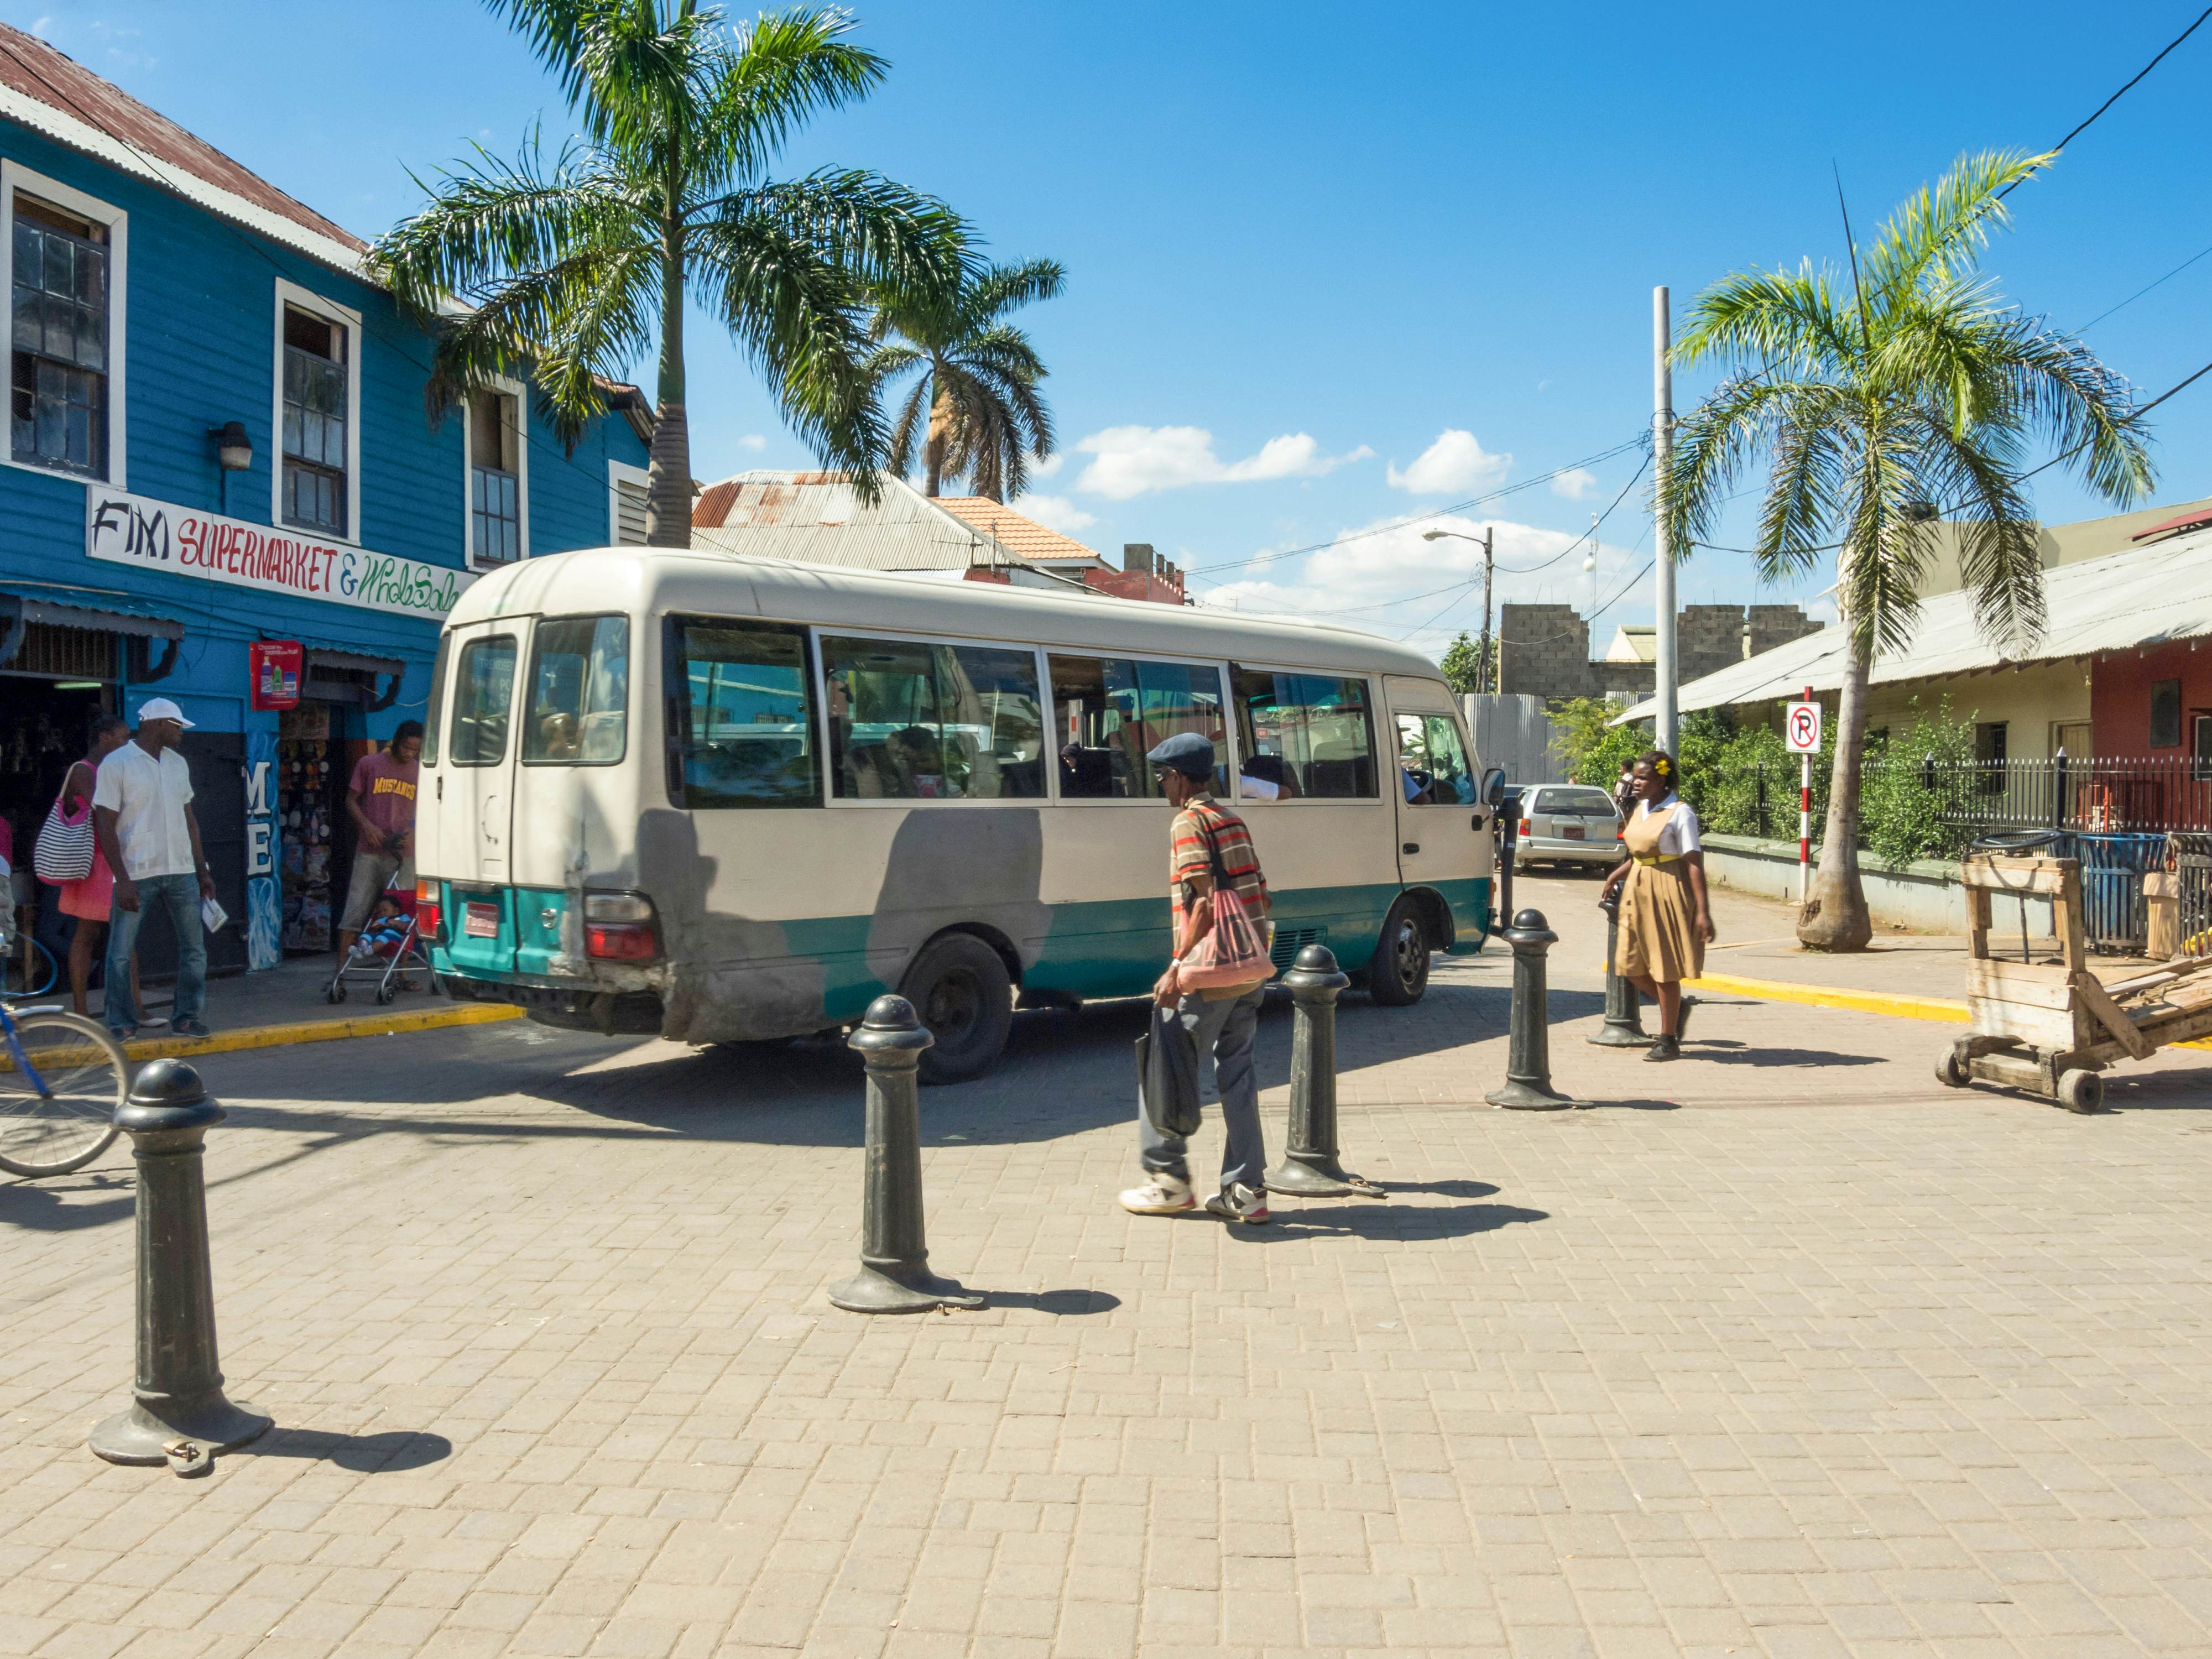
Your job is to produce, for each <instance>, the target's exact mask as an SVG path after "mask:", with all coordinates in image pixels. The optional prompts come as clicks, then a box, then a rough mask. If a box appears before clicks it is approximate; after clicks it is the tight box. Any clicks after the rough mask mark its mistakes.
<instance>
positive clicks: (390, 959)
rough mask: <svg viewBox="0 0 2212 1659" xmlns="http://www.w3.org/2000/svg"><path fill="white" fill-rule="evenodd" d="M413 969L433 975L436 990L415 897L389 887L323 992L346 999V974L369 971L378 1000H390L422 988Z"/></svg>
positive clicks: (434, 982) (432, 982)
mask: <svg viewBox="0 0 2212 1659" xmlns="http://www.w3.org/2000/svg"><path fill="white" fill-rule="evenodd" d="M410 969H422V971H423V972H425V973H426V974H430V988H431V989H432V990H433V991H435V990H436V989H437V976H436V975H435V973H431V972H430V962H429V958H428V954H427V953H426V952H425V951H423V949H422V936H421V935H420V934H419V933H416V930H415V896H414V895H413V894H412V893H406V892H402V891H400V890H398V888H387V889H386V890H385V891H384V892H383V893H382V894H380V895H379V896H378V898H377V901H376V908H374V910H372V911H371V912H370V913H369V916H368V921H366V922H364V923H363V924H362V930H361V936H360V937H359V938H358V939H355V940H354V942H353V950H352V951H351V952H350V953H349V955H348V956H346V957H344V958H343V959H342V960H341V961H340V962H339V963H338V968H337V973H335V974H333V975H331V983H330V987H329V988H328V989H327V990H326V991H325V993H324V997H325V1000H328V1001H331V1002H343V1001H344V1000H346V978H347V976H348V975H353V974H367V975H374V977H375V980H376V1000H377V1001H379V1002H380V1003H386V1002H390V1001H391V1000H392V998H393V997H395V996H396V995H398V994H399V993H400V992H402V991H413V990H418V989H420V988H421V987H419V986H418V985H417V984H416V981H415V980H414V979H413V978H412V977H411V976H410V972H409V970H410Z"/></svg>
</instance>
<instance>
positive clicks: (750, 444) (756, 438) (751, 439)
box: [738, 432, 768, 449]
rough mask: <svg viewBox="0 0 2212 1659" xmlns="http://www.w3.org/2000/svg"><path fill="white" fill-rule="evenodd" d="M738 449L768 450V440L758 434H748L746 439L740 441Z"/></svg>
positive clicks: (745, 436)
mask: <svg viewBox="0 0 2212 1659" xmlns="http://www.w3.org/2000/svg"><path fill="white" fill-rule="evenodd" d="M767 447H768V440H767V439H766V438H763V436H761V435H760V434H759V433H757V432H748V433H747V434H745V435H744V437H742V438H740V439H738V448H740V449H766V448H767Z"/></svg>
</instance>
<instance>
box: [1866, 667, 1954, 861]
mask: <svg viewBox="0 0 2212 1659" xmlns="http://www.w3.org/2000/svg"><path fill="white" fill-rule="evenodd" d="M1919 703H1920V700H1919V699H1918V698H1917V697H1916V698H1914V699H1913V716H1912V723H1911V725H1909V726H1906V727H1905V729H1904V730H1903V731H1893V732H1890V734H1889V736H1888V738H1887V740H1886V741H1884V742H1882V743H1881V744H1875V743H1873V742H1869V744H1867V764H1866V768H1865V769H1864V770H1863V772H1862V773H1861V775H1860V777H1861V782H1860V786H1859V844H1860V845H1861V846H1863V847H1864V848H1866V849H1867V851H1869V853H1871V854H1874V855H1875V858H1876V859H1878V860H1881V862H1882V863H1884V864H1886V865H1888V866H1890V867H1891V868H1893V869H1895V868H1897V867H1899V866H1902V865H1907V864H1910V863H1911V862H1912V861H1913V860H1916V859H1955V858H1957V857H1959V856H1960V854H1963V853H1964V852H1965V851H1966V843H1967V842H1970V841H1972V839H1973V834H1974V832H1973V829H1972V827H1971V826H1969V825H1965V824H1948V823H1944V822H1943V807H1944V804H1945V802H1946V800H1947V799H1948V798H1949V796H1950V794H1951V793H1952V792H1953V791H1954V789H1956V788H1957V787H1958V785H1959V781H1960V777H1961V776H1962V775H1971V774H1964V773H1962V769H1964V768H1966V767H1970V766H1971V765H1972V763H1973V759H1974V722H1973V720H1972V718H1971V717H1969V718H1968V719H1966V720H1954V718H1952V714H1951V704H1950V701H1949V699H1948V698H1946V699H1945V700H1944V701H1943V702H1941V703H1939V704H1938V705H1937V706H1936V712H1935V713H1933V714H1929V713H1926V712H1924V711H1923V710H1922V709H1921V708H1920V706H1919ZM1931 761H1932V762H1933V763H1935V764H1934V767H1933V769H1930V768H1929V762H1931Z"/></svg>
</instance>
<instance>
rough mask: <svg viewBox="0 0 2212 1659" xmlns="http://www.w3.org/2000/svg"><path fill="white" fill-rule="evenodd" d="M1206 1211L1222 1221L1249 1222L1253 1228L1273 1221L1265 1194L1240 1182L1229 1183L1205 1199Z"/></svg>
mask: <svg viewBox="0 0 2212 1659" xmlns="http://www.w3.org/2000/svg"><path fill="white" fill-rule="evenodd" d="M1206 1213H1207V1214H1208V1215H1218V1216H1219V1217H1220V1218H1222V1219H1223V1220H1224V1221H1249V1222H1250V1223H1251V1224H1252V1225H1255V1226H1258V1225H1261V1224H1263V1223H1265V1222H1268V1221H1272V1220H1273V1219H1274V1217H1273V1214H1272V1213H1271V1212H1269V1211H1268V1208H1267V1194H1265V1193H1262V1192H1255V1191H1253V1189H1252V1188H1249V1187H1247V1186H1246V1185H1245V1184H1244V1183H1243V1182H1241V1181H1232V1182H1230V1183H1229V1184H1228V1185H1227V1186H1226V1187H1224V1188H1222V1189H1221V1190H1220V1191H1219V1192H1218V1193H1216V1194H1214V1195H1213V1196H1212V1198H1209V1199H1207V1200H1206Z"/></svg>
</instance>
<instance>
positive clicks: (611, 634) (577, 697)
mask: <svg viewBox="0 0 2212 1659" xmlns="http://www.w3.org/2000/svg"><path fill="white" fill-rule="evenodd" d="M628 746H629V618H628V617H561V618H558V619H550V618H549V619H548V620H546V621H544V622H541V623H538V633H537V636H536V638H534V639H533V640H532V641H531V646H530V713H529V714H528V716H527V717H526V720H524V723H523V727H522V760H523V763H524V764H525V765H526V766H548V765H550V766H612V765H614V764H615V763H617V762H618V761H620V760H621V759H622V757H623V753H624V751H625V750H627V748H628Z"/></svg>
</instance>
